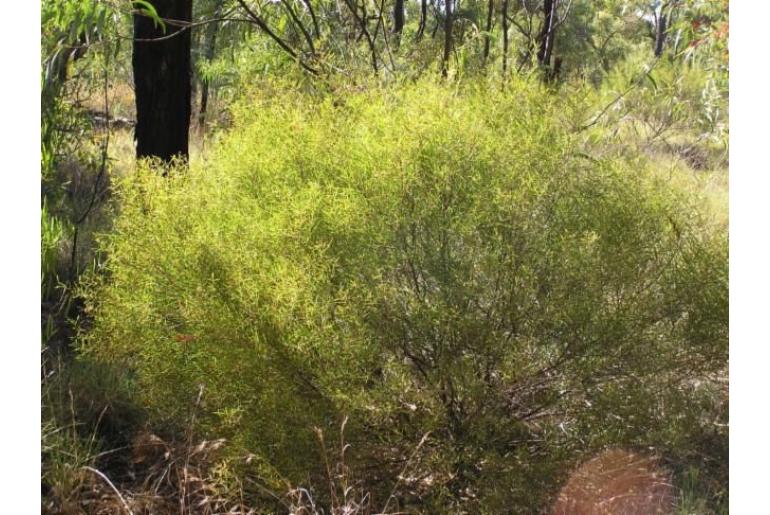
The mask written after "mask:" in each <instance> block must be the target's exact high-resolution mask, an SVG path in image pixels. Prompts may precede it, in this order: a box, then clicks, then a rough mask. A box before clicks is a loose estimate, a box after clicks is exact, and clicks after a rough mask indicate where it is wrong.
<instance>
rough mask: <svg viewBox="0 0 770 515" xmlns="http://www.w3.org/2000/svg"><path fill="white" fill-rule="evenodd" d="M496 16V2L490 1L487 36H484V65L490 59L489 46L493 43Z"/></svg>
mask: <svg viewBox="0 0 770 515" xmlns="http://www.w3.org/2000/svg"><path fill="white" fill-rule="evenodd" d="M494 14H495V0H489V5H488V6H487V26H486V32H487V33H486V35H485V36H484V59H483V62H484V64H486V63H487V59H489V45H490V44H491V43H492V23H493V21H494Z"/></svg>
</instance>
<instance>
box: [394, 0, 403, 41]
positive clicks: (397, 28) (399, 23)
mask: <svg viewBox="0 0 770 515" xmlns="http://www.w3.org/2000/svg"><path fill="white" fill-rule="evenodd" d="M403 31H404V0H396V1H395V2H394V3H393V32H394V33H395V34H396V38H397V40H398V39H399V38H400V37H401V33H402V32H403Z"/></svg>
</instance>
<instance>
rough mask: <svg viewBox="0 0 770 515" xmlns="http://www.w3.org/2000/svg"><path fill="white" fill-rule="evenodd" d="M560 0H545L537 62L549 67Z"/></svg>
mask: <svg viewBox="0 0 770 515" xmlns="http://www.w3.org/2000/svg"><path fill="white" fill-rule="evenodd" d="M558 4H559V0H545V1H544V2H543V29H542V30H541V31H540V36H539V38H538V40H539V41H538V45H539V47H538V51H537V62H538V63H539V64H540V65H541V66H543V67H545V68H548V67H550V65H551V54H552V53H553V41H554V36H555V33H556V30H555V27H554V24H555V23H556V7H557V6H558Z"/></svg>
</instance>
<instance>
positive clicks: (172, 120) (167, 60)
mask: <svg viewBox="0 0 770 515" xmlns="http://www.w3.org/2000/svg"><path fill="white" fill-rule="evenodd" d="M152 4H153V6H154V7H155V9H156V10H157V12H158V15H159V16H160V17H161V18H164V19H167V20H181V21H190V20H192V0H154V1H153V2H152ZM172 23H175V22H174V21H167V22H166V23H165V30H164V29H163V27H162V26H160V25H158V26H156V25H155V23H154V22H153V20H152V18H150V17H147V16H144V15H141V14H134V49H133V50H134V53H133V59H132V64H133V68H134V88H135V93H136V130H135V139H136V156H137V157H138V158H142V157H158V158H160V159H161V160H162V161H165V162H169V161H171V159H173V158H174V157H179V158H181V159H183V160H187V158H188V156H189V129H190V110H191V107H190V94H191V93H190V87H191V85H190V82H191V67H190V42H191V40H190V29H189V28H184V27H179V26H178V24H173V25H172ZM159 38H163V39H159ZM147 40H155V41H147Z"/></svg>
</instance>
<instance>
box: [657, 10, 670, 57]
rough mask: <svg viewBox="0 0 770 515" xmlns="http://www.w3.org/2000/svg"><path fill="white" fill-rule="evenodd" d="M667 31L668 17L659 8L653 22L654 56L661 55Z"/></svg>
mask: <svg viewBox="0 0 770 515" xmlns="http://www.w3.org/2000/svg"><path fill="white" fill-rule="evenodd" d="M667 31H668V18H667V17H666V15H665V14H664V13H663V9H661V11H660V14H659V15H658V17H657V23H656V24H655V57H660V56H661V55H663V49H664V48H665V45H666V33H667Z"/></svg>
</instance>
